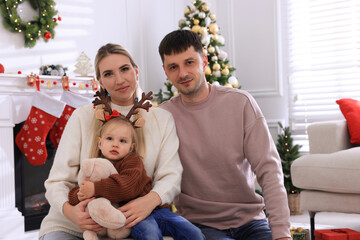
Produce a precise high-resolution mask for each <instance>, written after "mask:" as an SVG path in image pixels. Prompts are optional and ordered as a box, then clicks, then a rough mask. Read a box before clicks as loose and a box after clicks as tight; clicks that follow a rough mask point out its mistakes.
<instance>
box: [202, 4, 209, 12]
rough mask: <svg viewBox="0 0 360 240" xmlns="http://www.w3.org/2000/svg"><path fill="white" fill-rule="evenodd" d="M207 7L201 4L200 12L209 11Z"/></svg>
mask: <svg viewBox="0 0 360 240" xmlns="http://www.w3.org/2000/svg"><path fill="white" fill-rule="evenodd" d="M209 9H210V8H209V5H207V4H203V5H202V6H201V10H202V11H203V12H208V11H209Z"/></svg>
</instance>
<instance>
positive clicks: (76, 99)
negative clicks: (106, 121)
mask: <svg viewBox="0 0 360 240" xmlns="http://www.w3.org/2000/svg"><path fill="white" fill-rule="evenodd" d="M61 101H63V102H65V103H66V106H65V108H64V112H63V113H62V114H61V117H60V118H58V119H57V120H56V122H55V124H54V126H53V128H52V129H51V131H50V133H49V137H50V140H51V142H52V143H53V144H54V146H55V147H56V148H57V147H58V145H59V142H60V138H61V135H62V133H63V131H64V129H65V125H66V123H67V121H68V120H69V118H70V116H71V114H72V113H73V111H74V110H75V109H76V108H78V107H80V106H82V105H85V104H88V103H91V99H89V98H86V97H83V96H80V95H76V94H75V93H72V92H69V91H64V92H63V94H62V96H61Z"/></svg>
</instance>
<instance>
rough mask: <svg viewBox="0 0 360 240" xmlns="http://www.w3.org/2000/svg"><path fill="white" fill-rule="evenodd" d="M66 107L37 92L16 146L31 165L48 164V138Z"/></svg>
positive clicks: (17, 138)
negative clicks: (46, 143) (46, 141)
mask: <svg viewBox="0 0 360 240" xmlns="http://www.w3.org/2000/svg"><path fill="white" fill-rule="evenodd" d="M64 107H65V103H63V102H61V101H59V100H56V99H54V98H52V97H50V96H48V95H46V94H44V93H41V92H39V91H36V92H35V95H34V98H33V101H32V106H31V110H30V114H29V116H28V118H27V119H26V121H25V123H24V125H23V126H22V128H21V130H20V132H19V133H18V134H17V135H16V137H15V143H16V145H17V146H18V148H19V149H20V151H21V152H22V153H23V154H24V155H25V157H26V159H27V160H28V161H29V163H30V164H32V165H34V166H37V165H42V164H44V163H45V162H46V159H47V150H46V145H45V140H46V136H47V134H48V132H49V130H50V128H51V127H52V125H53V124H54V123H55V121H56V118H58V117H60V115H61V113H62V112H63V109H64Z"/></svg>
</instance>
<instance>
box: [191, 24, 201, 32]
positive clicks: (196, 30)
mask: <svg viewBox="0 0 360 240" xmlns="http://www.w3.org/2000/svg"><path fill="white" fill-rule="evenodd" d="M199 30H200V26H199V25H194V26H193V27H192V28H191V31H193V32H194V33H198V32H199Z"/></svg>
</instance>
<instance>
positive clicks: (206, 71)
mask: <svg viewBox="0 0 360 240" xmlns="http://www.w3.org/2000/svg"><path fill="white" fill-rule="evenodd" d="M205 75H211V68H210V67H209V66H207V67H206V69H205Z"/></svg>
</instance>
